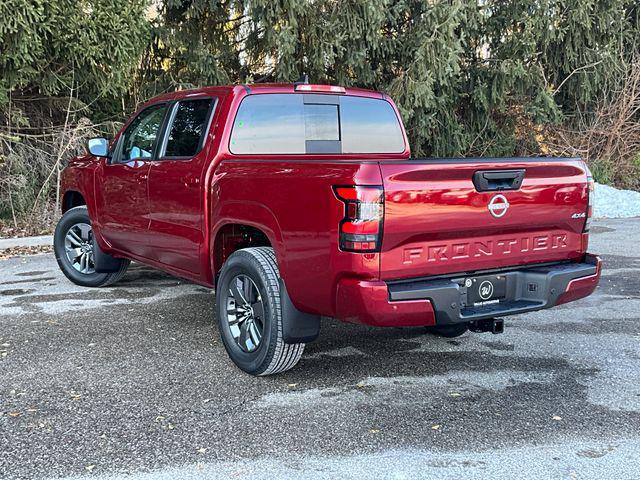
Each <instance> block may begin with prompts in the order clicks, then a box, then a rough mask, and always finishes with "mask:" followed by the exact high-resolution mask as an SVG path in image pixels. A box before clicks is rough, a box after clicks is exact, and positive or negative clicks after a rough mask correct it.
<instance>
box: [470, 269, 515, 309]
mask: <svg viewBox="0 0 640 480" xmlns="http://www.w3.org/2000/svg"><path fill="white" fill-rule="evenodd" d="M464 282H465V283H464V285H465V287H466V289H467V305H473V306H479V305H485V304H489V303H498V302H500V300H502V299H504V298H505V296H506V294H507V277H506V276H505V275H482V276H479V277H468V278H465V281H464Z"/></svg>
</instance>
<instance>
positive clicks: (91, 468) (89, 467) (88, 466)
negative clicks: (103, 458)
mask: <svg viewBox="0 0 640 480" xmlns="http://www.w3.org/2000/svg"><path fill="white" fill-rule="evenodd" d="M94 468H96V466H95V465H87V466H86V467H84V469H85V470H86V471H88V472H90V471H91V470H93V469H94Z"/></svg>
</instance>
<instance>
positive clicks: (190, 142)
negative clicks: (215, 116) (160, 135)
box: [162, 98, 212, 157]
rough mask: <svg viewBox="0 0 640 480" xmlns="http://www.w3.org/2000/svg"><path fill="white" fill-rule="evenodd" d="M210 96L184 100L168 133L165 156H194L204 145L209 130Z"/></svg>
mask: <svg viewBox="0 0 640 480" xmlns="http://www.w3.org/2000/svg"><path fill="white" fill-rule="evenodd" d="M211 102H212V100H211V99H210V98H207V99H200V100H183V101H181V102H180V103H178V107H177V109H176V113H175V116H174V119H173V122H172V124H171V127H170V129H169V133H168V134H167V139H166V146H165V148H164V154H163V155H162V156H163V157H193V156H194V155H195V154H196V153H198V151H199V150H200V147H201V146H202V140H203V138H204V135H205V132H206V130H207V119H208V117H209V115H208V113H209V107H210V106H211Z"/></svg>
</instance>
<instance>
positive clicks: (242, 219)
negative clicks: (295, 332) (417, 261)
mask: <svg viewBox="0 0 640 480" xmlns="http://www.w3.org/2000/svg"><path fill="white" fill-rule="evenodd" d="M380 180H381V179H380V171H379V167H378V165H377V163H375V162H370V163H366V162H365V163H362V162H360V161H353V162H349V161H344V160H338V161H331V160H318V159H315V160H314V159H305V160H290V159H272V160H260V159H234V158H227V159H225V160H223V161H222V162H221V163H220V164H219V166H218V168H217V169H216V172H215V179H214V182H213V184H212V218H213V219H214V222H215V223H214V225H213V233H212V237H211V238H215V235H216V232H217V231H218V230H219V229H220V228H221V227H222V226H223V225H225V224H228V223H241V224H247V225H252V226H255V227H257V228H261V229H263V230H264V231H265V233H266V234H267V236H268V237H269V240H270V241H271V244H272V245H273V247H274V249H275V252H276V257H277V259H278V265H279V267H280V274H281V276H282V278H283V280H284V282H285V284H286V286H287V290H288V293H289V295H290V297H291V299H292V301H293V303H294V305H295V306H296V307H297V308H298V309H300V310H302V311H306V312H310V313H317V314H321V315H332V314H333V313H334V308H335V292H336V285H337V282H338V280H339V279H340V278H342V277H343V276H347V275H348V276H350V277H357V278H362V279H377V278H378V275H379V254H377V253H375V254H355V253H348V252H343V251H341V250H340V249H339V246H338V225H339V222H340V220H341V219H342V218H343V217H344V204H343V203H342V202H341V201H339V200H338V199H337V198H336V196H335V195H334V193H333V186H334V185H351V184H360V185H379V184H380Z"/></svg>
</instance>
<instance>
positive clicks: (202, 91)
mask: <svg viewBox="0 0 640 480" xmlns="http://www.w3.org/2000/svg"><path fill="white" fill-rule="evenodd" d="M295 86H296V84H294V83H256V84H251V85H222V86H217V87H202V88H195V89H189V90H177V91H175V92H170V93H165V94H162V95H158V96H156V97H153V98H151V99H150V100H149V101H148V102H145V103H151V102H157V101H159V100H177V99H183V98H190V97H201V96H226V95H229V94H232V93H242V92H243V91H245V92H246V93H247V94H261V93H296V90H295ZM300 93H319V94H326V95H336V93H329V92H309V91H305V92H300ZM342 95H357V96H365V97H375V98H380V97H382V98H384V97H385V95H384V93H381V92H377V91H375V90H367V89H364V88H356V87H345V93H344V94H342Z"/></svg>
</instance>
